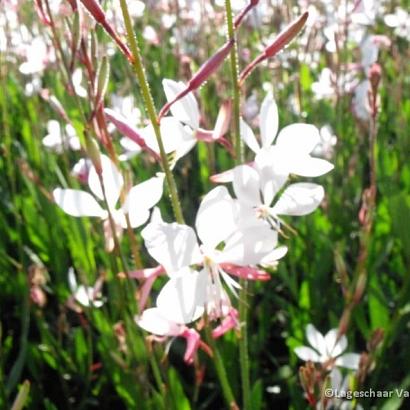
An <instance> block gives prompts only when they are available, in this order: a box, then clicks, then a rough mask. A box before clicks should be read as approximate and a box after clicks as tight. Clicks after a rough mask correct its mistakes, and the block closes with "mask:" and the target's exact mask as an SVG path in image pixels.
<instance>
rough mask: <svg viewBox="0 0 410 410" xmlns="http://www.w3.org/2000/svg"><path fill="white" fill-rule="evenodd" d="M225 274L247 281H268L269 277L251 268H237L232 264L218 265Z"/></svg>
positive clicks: (259, 270) (261, 271)
mask: <svg viewBox="0 0 410 410" xmlns="http://www.w3.org/2000/svg"><path fill="white" fill-rule="evenodd" d="M219 266H220V267H221V268H222V269H223V270H224V271H225V272H226V273H229V274H230V275H234V276H238V277H239V278H242V279H248V280H263V281H266V280H269V279H270V278H271V276H270V275H269V273H267V272H265V271H264V270H261V269H257V268H253V267H251V266H238V265H234V264H232V263H221V264H220V265H219Z"/></svg>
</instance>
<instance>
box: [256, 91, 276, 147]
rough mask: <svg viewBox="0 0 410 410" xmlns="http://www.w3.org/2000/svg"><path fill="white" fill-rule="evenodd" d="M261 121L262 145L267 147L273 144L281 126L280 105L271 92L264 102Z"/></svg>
mask: <svg viewBox="0 0 410 410" xmlns="http://www.w3.org/2000/svg"><path fill="white" fill-rule="evenodd" d="M259 122H260V129H261V140H262V147H264V148H266V147H269V146H270V145H272V142H273V140H274V139H275V136H276V134H277V133H278V126H279V117H278V107H277V105H276V102H275V100H274V99H273V96H272V94H270V93H269V94H267V95H266V97H265V98H264V100H263V102H262V106H261V113H260V118H259Z"/></svg>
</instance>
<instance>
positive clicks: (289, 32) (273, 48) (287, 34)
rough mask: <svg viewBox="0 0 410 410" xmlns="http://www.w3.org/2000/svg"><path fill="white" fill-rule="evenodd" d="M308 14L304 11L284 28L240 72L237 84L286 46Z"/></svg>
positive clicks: (300, 28)
mask: <svg viewBox="0 0 410 410" xmlns="http://www.w3.org/2000/svg"><path fill="white" fill-rule="evenodd" d="M308 16H309V13H308V12H307V11H306V12H305V13H303V14H302V15H301V16H300V17H299V18H298V19H297V20H296V21H294V22H293V23H291V24H290V25H289V26H288V27H286V28H285V29H284V30H283V31H282V32H281V33H280V34H279V35H278V36H277V37H276V38H275V40H274V41H273V43H272V44H270V45H269V46H268V47H266V48H265V50H264V51H263V53H262V54H260V55H259V56H258V57H256V58H255V60H253V61H252V62H251V63H250V64H248V66H247V67H245V69H244V70H243V71H242V73H241V74H240V76H239V84H242V83H243V82H244V81H245V79H246V78H247V77H248V76H249V74H250V73H251V72H252V71H253V70H254V69H255V67H256V66H257V65H258V64H259V63H261V62H262V61H264V60H266V59H268V58H271V57H273V56H275V55H276V54H277V53H278V52H279V51H281V50H282V49H283V48H284V47H285V46H286V45H287V44H289V43H290V42H291V41H292V40H293V39H294V38H295V37H296V36H297V35H298V34H299V32H300V31H301V30H302V28H303V26H304V25H305V23H306V20H307V18H308Z"/></svg>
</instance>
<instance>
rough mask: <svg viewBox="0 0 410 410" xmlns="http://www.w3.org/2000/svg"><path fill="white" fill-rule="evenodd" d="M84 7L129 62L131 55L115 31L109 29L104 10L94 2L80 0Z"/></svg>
mask: <svg viewBox="0 0 410 410" xmlns="http://www.w3.org/2000/svg"><path fill="white" fill-rule="evenodd" d="M81 3H83V5H84V7H85V8H86V9H87V10H88V11H89V13H90V14H91V15H92V16H93V17H94V19H95V21H96V22H97V23H98V24H100V25H101V26H102V27H103V28H104V30H105V31H106V32H107V33H108V35H109V36H110V37H111V38H112V39H113V40H114V41H115V42H116V43H117V45H118V47H119V48H120V49H121V51H122V52H123V53H124V55H125V56H126V57H127V58H128V60H129V61H132V60H133V57H132V53H131V51H130V49H129V48H128V47H127V45H126V44H124V42H123V41H122V40H121V39H120V37H119V36H118V34H117V33H116V31H115V30H114V29H113V28H112V27H111V25H110V24H109V23H108V22H107V20H106V18H105V13H104V10H103V9H102V8H101V6H100V4H99V3H98V1H96V0H81Z"/></svg>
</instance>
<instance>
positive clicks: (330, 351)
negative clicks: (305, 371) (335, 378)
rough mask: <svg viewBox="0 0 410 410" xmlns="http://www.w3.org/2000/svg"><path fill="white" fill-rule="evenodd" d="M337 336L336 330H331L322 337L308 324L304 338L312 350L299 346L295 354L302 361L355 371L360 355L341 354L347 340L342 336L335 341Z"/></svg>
mask: <svg viewBox="0 0 410 410" xmlns="http://www.w3.org/2000/svg"><path fill="white" fill-rule="evenodd" d="M337 334H338V330H337V329H332V330H329V332H327V333H326V335H325V336H323V335H322V334H321V333H320V332H318V331H317V330H316V328H315V327H314V326H313V325H312V324H308V325H307V326H306V337H307V339H308V342H309V344H310V345H311V346H312V348H313V349H312V348H311V347H307V346H301V347H297V348H295V353H296V355H297V356H298V357H299V358H300V359H302V360H304V361H312V362H317V363H322V364H324V365H326V366H330V367H333V366H340V367H346V368H348V369H353V370H357V369H358V368H359V361H360V355H359V354H357V353H343V352H344V351H345V350H346V349H347V338H346V336H345V335H343V336H341V337H340V338H339V339H337Z"/></svg>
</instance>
